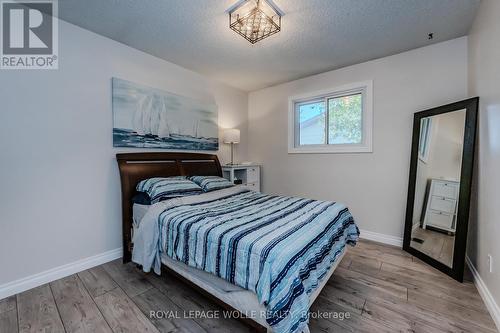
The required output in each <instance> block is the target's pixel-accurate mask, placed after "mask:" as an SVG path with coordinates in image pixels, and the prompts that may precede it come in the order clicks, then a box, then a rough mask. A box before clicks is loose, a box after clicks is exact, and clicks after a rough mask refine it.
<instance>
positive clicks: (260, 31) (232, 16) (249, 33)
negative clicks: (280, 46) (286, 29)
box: [228, 0, 283, 44]
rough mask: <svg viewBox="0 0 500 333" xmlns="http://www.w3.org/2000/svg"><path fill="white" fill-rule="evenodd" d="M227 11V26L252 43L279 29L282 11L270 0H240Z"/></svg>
mask: <svg viewBox="0 0 500 333" xmlns="http://www.w3.org/2000/svg"><path fill="white" fill-rule="evenodd" d="M228 12H229V28H230V29H231V30H234V31H235V32H236V33H238V34H239V35H240V36H242V37H243V38H245V39H246V40H248V41H249V42H250V43H252V44H255V43H257V42H258V41H261V40H263V39H264V38H267V37H269V36H271V35H274V34H275V33H278V32H280V31H281V17H282V16H283V12H282V11H281V10H280V9H279V8H278V7H277V6H276V5H275V4H274V3H273V2H272V1H271V0H242V1H239V2H238V3H236V4H235V5H234V6H233V7H231V8H230V9H229V11H228Z"/></svg>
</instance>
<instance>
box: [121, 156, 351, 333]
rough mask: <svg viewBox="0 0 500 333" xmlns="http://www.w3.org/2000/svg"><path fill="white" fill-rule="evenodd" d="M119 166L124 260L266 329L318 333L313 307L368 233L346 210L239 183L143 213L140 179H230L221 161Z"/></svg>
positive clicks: (159, 160) (135, 160) (155, 160)
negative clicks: (136, 200)
mask: <svg viewBox="0 0 500 333" xmlns="http://www.w3.org/2000/svg"><path fill="white" fill-rule="evenodd" d="M117 160H118V165H119V169H120V177H121V184H122V209H123V211H122V215H123V261H124V263H127V262H129V261H131V260H132V261H134V262H136V263H138V264H140V265H141V266H143V269H144V271H146V272H149V271H150V270H154V271H155V272H156V273H160V272H161V271H165V272H167V274H168V273H170V274H174V275H176V276H178V277H180V278H181V279H183V280H185V282H187V283H188V284H190V285H191V286H192V287H193V288H196V289H198V290H199V291H200V292H202V293H204V294H205V295H207V296H209V297H210V298H212V299H213V300H215V301H216V302H217V303H219V304H220V305H221V306H223V307H224V308H225V309H228V310H230V311H238V312H239V313H241V314H243V317H247V318H245V319H244V321H246V322H247V323H248V324H249V325H251V326H253V327H254V328H256V329H257V330H259V331H263V332H266V331H267V332H280V333H281V332H308V328H307V322H308V315H307V314H306V312H307V310H308V309H309V307H310V305H311V304H312V303H313V302H314V300H315V299H316V297H317V296H318V295H319V293H320V292H321V289H322V288H323V286H324V285H325V284H326V282H327V281H328V279H329V278H330V276H331V275H332V274H333V272H334V270H335V268H336V267H337V265H338V263H339V262H340V261H341V259H342V257H343V255H344V254H345V250H346V245H347V244H351V245H354V244H355V243H356V241H357V238H358V235H359V230H358V228H357V227H356V225H355V224H354V221H353V220H352V216H351V215H350V213H349V211H348V209H347V208H346V207H345V206H343V205H341V204H337V203H330V202H323V201H316V200H308V199H300V198H293V197H283V196H269V195H265V194H261V193H258V192H253V191H249V190H248V189H246V188H244V187H238V186H236V187H231V188H227V189H223V190H218V191H214V192H210V193H205V194H200V195H196V196H190V197H184V198H176V199H172V200H167V201H164V202H160V203H157V204H154V205H152V206H151V207H149V208H148V207H142V206H138V205H134V204H133V203H132V197H133V196H134V195H135V194H136V191H135V187H136V185H137V183H138V182H140V181H141V180H144V179H147V178H152V177H170V176H179V175H183V176H193V175H198V176H221V175H222V169H221V166H220V163H219V161H218V159H217V156H216V155H209V154H194V153H134V154H118V155H117ZM181 217H182V218H181ZM200 221H202V222H200ZM304 230H307V232H302V231H304ZM207 235H208V236H207ZM134 247H135V248H134ZM264 254H265V256H264ZM264 257H265V258H264ZM263 258H264V259H263Z"/></svg>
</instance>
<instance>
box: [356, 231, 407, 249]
mask: <svg viewBox="0 0 500 333" xmlns="http://www.w3.org/2000/svg"><path fill="white" fill-rule="evenodd" d="M359 232H360V235H359V237H361V238H362V239H368V240H371V241H374V242H378V243H383V244H387V245H393V246H398V247H402V246H403V238H402V237H396V236H389V235H384V234H379V233H378V232H373V231H368V230H360V231H359Z"/></svg>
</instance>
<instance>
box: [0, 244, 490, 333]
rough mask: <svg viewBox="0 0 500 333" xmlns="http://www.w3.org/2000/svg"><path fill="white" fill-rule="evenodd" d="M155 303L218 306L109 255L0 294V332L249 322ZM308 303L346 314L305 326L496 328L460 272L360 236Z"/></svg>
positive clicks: (223, 327)
mask: <svg viewBox="0 0 500 333" xmlns="http://www.w3.org/2000/svg"><path fill="white" fill-rule="evenodd" d="M158 310H162V311H178V313H189V311H201V310H212V311H214V310H221V309H220V308H219V307H218V306H217V305H215V304H214V303H212V302H211V301H210V300H208V299H206V298H204V297H202V296H201V295H200V294H198V293H197V292H195V291H193V290H192V289H190V288H189V287H188V286H187V285H185V284H184V283H183V282H181V281H179V280H177V279H176V278H174V277H172V276H161V277H158V276H156V275H154V274H144V273H142V272H141V271H140V270H138V269H137V268H136V267H135V266H134V265H132V264H127V265H122V264H121V262H120V261H113V262H110V263H107V264H104V265H102V266H98V267H95V268H92V269H89V270H87V271H84V272H81V273H78V274H75V275H71V276H68V277H66V278H63V279H60V280H58V281H54V282H52V283H49V284H46V285H43V286H40V287H37V288H34V289H31V290H28V291H26V292H23V293H21V294H18V295H15V296H12V297H9V298H6V299H3V300H0V332H2V333H3V332H5V333H14V332H23V333H24V332H45V333H48V332H71V333H72V332H115V333H116V332H134V333H135V332H155V333H157V332H171V333H179V332H227V333H229V332H231V333H237V332H252V329H251V328H250V327H248V326H246V325H245V324H243V323H242V322H240V321H238V320H236V319H216V318H211V316H201V317H198V318H194V319H192V318H183V317H182V316H181V318H168V319H155V318H150V316H149V315H150V311H158ZM311 311H313V312H314V313H318V314H321V313H323V314H324V313H330V314H335V313H337V314H339V313H349V314H350V317H349V318H344V319H343V320H340V319H339V318H335V316H332V315H326V316H325V315H323V318H318V316H315V318H312V319H311V321H310V329H311V332H313V333H314V332H370V333H377V332H422V333H424V332H425V333H432V332H474V333H476V332H497V331H496V330H495V326H494V323H493V321H492V319H491V317H490V315H489V314H488V311H487V310H486V308H485V306H484V304H483V302H482V300H481V298H480V296H479V294H478V292H477V290H476V288H475V286H474V285H473V283H472V282H471V281H470V279H469V280H468V281H466V282H464V283H463V284H460V283H458V282H456V281H454V280H452V279H450V278H449V277H447V276H446V275H443V274H442V273H440V272H438V271H436V270H434V269H433V268H431V267H429V266H427V265H426V264H424V263H422V262H421V261H419V260H418V259H416V258H414V257H412V256H411V255H409V254H407V253H405V252H403V251H401V250H400V249H398V248H395V247H390V246H386V245H381V244H377V243H373V242H368V241H361V242H359V244H358V245H357V246H356V247H355V248H349V251H348V253H347V254H346V255H345V257H344V259H343V260H342V262H341V263H340V265H339V267H338V268H337V270H336V271H335V273H334V274H333V276H332V278H331V279H330V280H329V282H328V284H327V285H326V286H325V288H324V289H323V291H322V293H321V294H320V296H319V297H318V299H317V300H316V302H315V303H314V304H313V306H312V309H311ZM191 313H193V312H191ZM212 313H213V312H212ZM325 317H326V318H325Z"/></svg>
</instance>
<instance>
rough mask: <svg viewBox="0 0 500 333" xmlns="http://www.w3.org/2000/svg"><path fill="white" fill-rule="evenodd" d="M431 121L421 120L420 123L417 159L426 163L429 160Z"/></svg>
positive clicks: (428, 119)
mask: <svg viewBox="0 0 500 333" xmlns="http://www.w3.org/2000/svg"><path fill="white" fill-rule="evenodd" d="M431 129H432V119H431V118H429V117H427V118H422V120H421V121H420V141H419V142H420V144H419V146H418V158H419V159H420V160H421V161H422V162H424V163H427V162H428V160H429V146H430V141H431Z"/></svg>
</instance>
